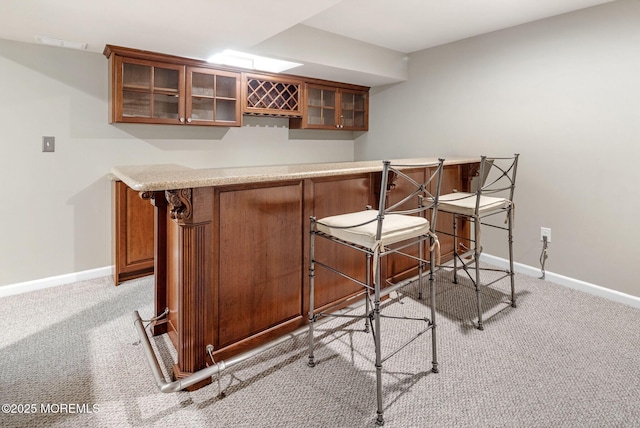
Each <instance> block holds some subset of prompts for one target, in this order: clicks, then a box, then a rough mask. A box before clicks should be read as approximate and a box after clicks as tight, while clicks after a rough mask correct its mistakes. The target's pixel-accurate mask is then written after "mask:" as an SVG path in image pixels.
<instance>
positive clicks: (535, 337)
mask: <svg viewBox="0 0 640 428" xmlns="http://www.w3.org/2000/svg"><path fill="white" fill-rule="evenodd" d="M448 275H449V274H448V273H446V272H440V274H439V279H438V284H437V290H438V291H437V293H438V294H437V299H436V300H437V304H438V319H437V322H438V345H439V349H438V351H439V362H440V366H439V368H440V373H438V374H433V373H431V372H430V367H431V366H430V361H431V346H430V344H431V339H430V335H429V334H425V335H423V336H422V337H421V338H420V339H418V340H417V341H415V342H413V343H412V344H411V345H410V346H408V347H407V348H405V349H404V350H403V351H401V352H400V353H399V354H398V355H396V356H395V357H393V358H392V359H390V360H389V361H388V362H387V363H386V364H385V366H384V372H383V379H384V394H385V415H384V416H385V421H386V425H385V426H386V427H387V426H388V427H403V428H404V427H638V426H640V322H639V321H640V310H638V309H635V308H632V307H629V306H625V305H622V304H619V303H614V302H610V301H607V300H604V299H602V298H598V297H594V296H591V295H588V294H585V293H581V292H579V291H575V290H572V289H569V288H564V287H562V286H558V285H555V284H552V283H548V282H545V281H542V280H539V279H535V278H531V277H527V276H523V275H517V292H518V307H517V308H515V309H514V308H511V307H509V306H508V305H507V304H506V303H503V302H504V301H506V294H505V293H506V290H507V286H506V281H505V282H504V284H503V282H500V283H499V284H496V288H497V290H487V292H486V293H485V307H484V309H485V316H486V324H485V330H484V331H478V330H476V329H475V328H474V327H473V325H472V321H473V320H474V319H475V300H474V299H475V297H474V292H473V291H472V290H471V289H470V288H469V287H468V284H467V286H465V285H458V286H456V285H453V284H451V283H450V281H449V278H448ZM152 287H153V285H152V279H151V278H145V279H140V280H134V281H129V282H127V283H124V284H122V285H121V286H119V287H114V286H113V285H112V282H111V279H110V278H109V277H105V278H101V279H99V280H93V281H84V282H79V283H75V284H71V285H64V286H60V287H55V288H50V289H46V290H41V291H37V292H32V293H27V294H22V295H17V296H10V297H5V298H2V299H0V313H2V320H3V326H2V335H1V337H0V397H1V398H0V404H13V405H14V406H12V408H10V409H9V410H14V411H18V410H21V411H22V412H23V413H21V414H17V413H0V426H2V427H34V426H59V427H75V426H86V427H125V426H134V427H139V426H158V427H167V426H170V427H198V426H203V427H205V426H207V427H252V428H253V427H372V426H374V418H375V406H376V405H375V370H374V367H373V363H372V361H373V340H372V338H371V335H370V334H366V333H363V332H362V331H361V328H362V327H363V324H362V321H353V322H351V321H348V320H345V319H339V320H332V321H330V322H328V323H326V324H323V325H321V326H320V327H319V328H318V331H317V337H318V338H319V339H320V341H319V343H318V346H317V351H316V360H317V363H318V364H317V366H316V367H315V368H309V367H307V365H306V362H307V341H306V336H302V337H300V338H298V339H293V340H291V341H289V342H287V343H285V344H283V345H280V346H278V347H276V348H274V349H272V350H270V351H267V352H266V353H263V354H261V355H259V356H257V357H256V358H253V359H251V360H248V361H246V362H243V363H241V364H239V365H237V366H234V367H231V368H229V369H227V370H226V371H225V372H224V374H223V376H222V378H221V385H222V387H223V389H224V390H225V392H226V397H225V398H223V399H219V398H217V395H218V386H217V383H216V382H213V383H212V384H211V385H209V386H207V387H205V388H202V389H200V390H197V391H194V392H179V393H173V394H163V393H161V392H159V390H158V389H157V387H156V384H155V382H154V380H153V377H152V375H151V371H150V369H149V366H148V364H147V362H146V360H145V356H144V354H143V350H142V347H141V346H139V345H135V344H134V343H135V342H136V341H137V336H136V333H135V330H134V327H133V321H132V316H131V314H132V312H133V311H134V310H140V313H141V315H142V317H143V318H146V317H149V316H150V315H151V311H152V302H153V290H152ZM408 291H411V289H410V288H409V289H408ZM424 309H425V307H424V305H423V302H421V301H419V300H417V299H415V298H414V297H413V296H412V295H410V294H409V293H407V294H404V293H401V294H400V295H399V296H398V298H397V299H396V300H395V301H394V302H393V304H392V305H389V304H387V305H386V308H385V311H389V310H393V311H413V310H424ZM406 324H407V323H403V324H402V325H396V322H395V321H393V322H387V323H385V324H384V329H383V331H382V336H381V337H382V340H383V344H384V345H385V349H390V348H391V347H392V346H393V345H395V344H397V343H400V342H401V341H402V340H403V338H404V336H405V335H406V333H407V332H408V331H409V330H410V329H411V328H413V327H405V325H406ZM338 325H342V326H343V327H344V328H343V329H342V330H339V331H336V330H333V329H332V327H335V326H338ZM152 343H153V344H154V347H155V348H156V351H157V352H158V354H159V355H160V357H161V360H162V364H163V365H164V366H165V367H166V368H167V369H168V370H170V367H171V364H172V359H173V358H174V357H175V354H174V352H173V349H172V347H171V345H170V342H169V341H168V340H167V339H166V337H164V336H161V337H158V338H153V339H152ZM167 373H168V371H167ZM32 405H35V406H32ZM42 405H44V409H43V408H42ZM64 406H68V407H71V408H70V409H69V408H67V409H65V408H64ZM73 406H76V407H73ZM6 410H7V408H6V406H4V407H3V412H4V411H6ZM26 410H32V411H33V410H35V413H24V411H26ZM43 410H48V413H47V412H43ZM70 410H73V411H85V413H72V411H70ZM86 410H91V413H86Z"/></svg>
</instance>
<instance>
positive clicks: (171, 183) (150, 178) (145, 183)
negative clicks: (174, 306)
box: [111, 157, 480, 192]
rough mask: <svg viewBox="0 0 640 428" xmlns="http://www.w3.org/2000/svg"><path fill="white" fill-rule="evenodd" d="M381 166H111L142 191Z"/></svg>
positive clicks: (452, 160)
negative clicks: (195, 167)
mask: <svg viewBox="0 0 640 428" xmlns="http://www.w3.org/2000/svg"><path fill="white" fill-rule="evenodd" d="M479 161H480V158H479V157H455V158H449V159H446V160H445V165H455V164H462V163H470V162H479ZM392 162H393V163H396V164H407V165H411V164H430V163H433V164H435V163H437V162H438V159H437V158H435V157H431V158H413V159H396V160H392ZM381 170H382V161H380V160H376V161H360V162H336V163H314V164H312V163H309V164H295V165H273V166H251V167H238V168H202V169H194V168H189V167H186V166H182V165H175V164H160V165H123V166H115V167H113V168H111V174H112V175H113V176H115V178H116V179H118V180H122V181H123V182H124V183H125V184H126V185H127V186H129V187H130V188H131V189H133V190H136V191H139V192H140V191H157V190H172V189H185V188H193V187H208V186H223V185H231V184H243V183H259V182H266V181H279V180H296V179H304V178H312V177H323V176H335V175H348V174H358V173H366V172H375V171H381ZM112 178H113V177H112Z"/></svg>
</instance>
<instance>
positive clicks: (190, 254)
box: [112, 157, 479, 389]
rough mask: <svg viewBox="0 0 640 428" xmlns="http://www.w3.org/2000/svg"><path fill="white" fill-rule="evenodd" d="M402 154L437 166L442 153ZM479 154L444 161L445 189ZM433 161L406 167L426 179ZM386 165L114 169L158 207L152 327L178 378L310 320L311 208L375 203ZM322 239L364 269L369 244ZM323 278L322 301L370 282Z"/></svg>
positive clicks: (333, 209)
mask: <svg viewBox="0 0 640 428" xmlns="http://www.w3.org/2000/svg"><path fill="white" fill-rule="evenodd" d="M395 162H397V163H402V164H417V163H420V164H429V165H433V166H434V167H435V166H436V163H437V159H436V158H414V159H402V160H396V161H395ZM478 164H479V158H475V157H474V158H471V157H458V158H454V159H448V160H446V162H445V167H444V169H443V179H442V192H451V191H452V190H453V189H458V190H460V191H464V190H466V189H467V188H468V187H469V183H470V180H471V178H472V177H473V176H474V175H475V174H476V172H477V167H478ZM430 170H431V167H430V166H426V167H424V166H423V167H421V168H408V167H407V173H408V174H412V175H413V176H414V177H415V179H416V180H417V181H421V182H422V181H424V179H425V177H426V176H427V174H430ZM381 171H382V161H363V162H339V163H323V164H300V165H282V166H259V167H245V168H205V169H192V168H187V167H184V166H180V165H147V166H116V167H114V168H112V173H113V175H115V176H116V177H117V178H118V179H119V180H121V181H122V182H124V183H125V184H126V185H127V186H128V187H130V188H131V189H133V190H134V191H136V192H139V195H140V196H141V197H142V198H143V199H147V200H149V201H150V202H151V204H152V205H153V207H154V210H153V211H154V214H153V216H154V221H153V223H154V274H155V294H154V311H155V314H154V315H156V316H161V318H160V320H159V321H157V322H155V323H154V324H153V327H152V333H153V335H160V334H168V335H169V337H170V339H171V341H172V343H173V345H174V346H175V348H176V351H177V355H178V361H177V363H176V364H175V365H174V367H173V376H174V379H178V380H179V379H184V378H187V377H188V376H189V375H191V374H192V373H195V372H199V371H201V370H203V369H204V368H205V367H207V366H208V365H210V364H212V361H211V356H213V358H215V360H216V361H220V360H223V359H227V358H231V357H235V356H237V355H239V354H243V353H246V352H247V351H250V350H252V349H255V348H257V347H260V346H263V345H264V344H266V343H269V342H271V341H273V340H277V339H279V338H281V337H283V336H285V335H287V334H288V333H291V332H292V331H294V330H296V329H299V328H300V327H302V326H304V325H305V324H306V323H307V319H308V313H307V312H308V308H309V303H308V300H309V296H308V293H309V285H308V282H309V281H308V258H309V256H308V253H309V218H310V217H311V216H315V217H318V218H322V217H325V216H329V215H335V214H340V213H346V212H351V211H360V210H362V209H364V208H365V207H366V206H368V205H370V206H377V199H378V198H379V195H378V194H379V190H380V189H379V187H380V176H381ZM443 217H444V216H443ZM438 223H440V218H439V221H438ZM448 223H450V222H449V220H448V219H446V218H443V223H442V224H443V225H446V224H448ZM318 245H322V244H321V243H319V244H318ZM441 246H442V254H443V258H446V257H447V254H450V253H452V250H453V243H452V241H451V242H449V241H447V240H446V239H442V240H441ZM316 250H318V253H319V254H326V257H327V260H326V261H327V262H328V264H332V265H334V266H340V270H341V271H343V272H346V273H347V274H349V275H350V276H352V277H354V278H359V279H361V280H362V281H364V280H365V274H366V272H365V271H366V268H365V267H366V260H365V259H364V258H362V257H361V255H359V254H352V253H355V252H353V251H351V252H349V251H350V250H349V249H348V248H340V249H338V250H334V251H329V250H328V249H327V250H326V251H323V250H322V248H319V247H318V246H317V247H316ZM416 251H417V249H416ZM403 263H404V264H403ZM409 263H411V262H409ZM381 269H382V272H383V277H384V278H385V279H390V280H393V281H395V280H396V279H397V280H401V279H403V278H407V277H408V275H412V274H411V271H412V269H415V266H411V265H410V264H407V262H401V261H399V260H397V259H394V258H392V257H390V258H389V261H388V263H387V265H385V266H383V267H381ZM315 289H316V293H315V296H316V297H315V307H316V309H317V310H318V311H322V310H323V309H324V308H326V307H329V306H333V305H336V304H338V305H340V304H342V302H345V304H346V302H351V301H353V300H354V299H357V298H360V297H362V288H361V287H359V286H358V285H357V284H353V283H352V282H350V281H346V280H345V279H344V278H342V277H340V276H338V275H335V274H333V273H332V272H328V273H327V274H325V275H317V276H316V280H315ZM165 313H166V315H164V316H162V314H165ZM208 350H212V352H211V354H210V353H209V352H208ZM209 382H210V378H209V379H205V380H203V381H202V382H200V383H198V384H195V385H192V386H191V387H190V389H197V388H199V387H201V386H203V385H205V384H206V383H209Z"/></svg>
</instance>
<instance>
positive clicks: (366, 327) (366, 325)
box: [364, 254, 371, 333]
mask: <svg viewBox="0 0 640 428" xmlns="http://www.w3.org/2000/svg"><path fill="white" fill-rule="evenodd" d="M367 285H368V286H371V254H367ZM369 293H370V289H369V288H367V291H366V293H365V295H364V312H365V314H364V315H365V316H364V332H365V333H369V331H370V330H369V323H370V322H371V321H370V320H369V312H370V311H371V302H370V301H369Z"/></svg>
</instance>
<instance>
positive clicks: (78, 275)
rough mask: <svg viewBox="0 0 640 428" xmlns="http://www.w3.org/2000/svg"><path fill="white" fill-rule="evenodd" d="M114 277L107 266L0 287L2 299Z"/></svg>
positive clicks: (110, 268) (111, 269) (111, 267)
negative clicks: (104, 277)
mask: <svg viewBox="0 0 640 428" xmlns="http://www.w3.org/2000/svg"><path fill="white" fill-rule="evenodd" d="M109 275H113V266H107V267H102V268H97V269H90V270H85V271H82V272H73V273H68V274H65V275H58V276H52V277H49V278H42V279H36V280H33V281H27V282H20V283H17V284H10V285H5V286H0V297H6V296H13V295H14V294H21V293H28V292H30V291H36V290H42V289H45V288H49V287H57V286H58V285H64V284H70V283H73V282H78V281H86V280H89V279H94V278H100V277H103V276H109Z"/></svg>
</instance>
